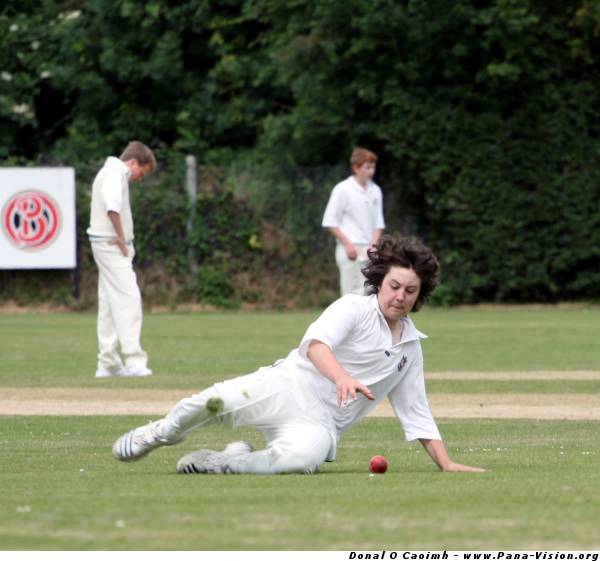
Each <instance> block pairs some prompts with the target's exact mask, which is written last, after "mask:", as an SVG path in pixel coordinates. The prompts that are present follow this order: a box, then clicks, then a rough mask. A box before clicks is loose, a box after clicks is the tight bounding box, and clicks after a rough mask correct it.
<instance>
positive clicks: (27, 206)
mask: <svg viewBox="0 0 600 561" xmlns="http://www.w3.org/2000/svg"><path fill="white" fill-rule="evenodd" d="M59 225H60V211H59V207H58V205H57V204H56V202H55V201H54V200H53V199H52V198H51V197H50V196H49V195H48V194H46V193H43V192H42V191H22V192H21V193H17V194H16V195H13V196H12V197H11V198H10V199H9V200H8V202H7V203H6V205H5V206H4V211H3V212H2V226H3V228H4V231H5V233H6V235H7V236H8V239H9V240H10V241H11V242H13V243H14V244H15V245H17V246H18V247H20V248H21V249H32V250H39V249H43V248H44V247H46V246H48V245H49V244H51V243H52V242H53V241H54V240H55V238H56V236H57V233H58V231H59Z"/></svg>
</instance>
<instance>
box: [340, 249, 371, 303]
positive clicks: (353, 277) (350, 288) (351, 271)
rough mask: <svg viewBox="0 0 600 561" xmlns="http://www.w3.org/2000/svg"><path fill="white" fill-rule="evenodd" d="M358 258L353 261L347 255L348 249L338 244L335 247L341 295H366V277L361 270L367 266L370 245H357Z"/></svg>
mask: <svg viewBox="0 0 600 561" xmlns="http://www.w3.org/2000/svg"><path fill="white" fill-rule="evenodd" d="M355 247H356V249H357V251H358V257H357V258H356V259H355V260H354V261H352V260H351V259H350V258H349V257H348V254H347V253H346V248H345V247H344V246H343V245H342V244H341V243H337V244H336V246H335V263H336V265H337V267H338V269H339V271H340V295H341V296H345V295H346V294H359V295H363V294H364V293H365V280H366V279H365V276H364V275H363V274H362V272H361V269H363V268H364V267H366V266H367V263H368V258H367V249H368V247H369V246H368V245H361V244H355Z"/></svg>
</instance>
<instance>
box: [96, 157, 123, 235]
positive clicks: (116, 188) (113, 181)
mask: <svg viewBox="0 0 600 561" xmlns="http://www.w3.org/2000/svg"><path fill="white" fill-rule="evenodd" d="M130 175H131V172H130V171H129V168H128V167H127V166H126V165H125V164H124V163H123V162H122V161H121V160H120V159H119V158H115V157H113V156H109V157H108V158H107V159H106V162H105V164H104V166H103V167H102V169H101V170H100V171H99V172H98V175H96V178H95V179H94V184H93V186H92V203H91V212H90V226H89V228H88V229H87V233H88V235H89V236H94V237H101V238H106V237H110V238H114V237H115V229H114V227H113V225H112V222H111V221H110V219H109V218H108V211H110V210H112V211H114V212H118V213H119V215H120V217H121V224H122V225H123V233H124V234H125V241H131V240H132V239H133V217H132V215H131V207H130V205H129V177H130Z"/></svg>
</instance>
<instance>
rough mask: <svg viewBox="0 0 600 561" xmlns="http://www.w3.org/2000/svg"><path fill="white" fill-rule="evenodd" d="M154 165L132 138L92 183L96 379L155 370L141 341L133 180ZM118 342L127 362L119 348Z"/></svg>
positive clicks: (90, 230) (149, 154)
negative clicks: (134, 266)
mask: <svg viewBox="0 0 600 561" xmlns="http://www.w3.org/2000/svg"><path fill="white" fill-rule="evenodd" d="M155 167H156V160H155V158H154V154H153V153H152V151H151V150H150V148H148V147H147V146H146V145H145V144H142V143H141V142H138V141H133V142H130V143H129V144H128V145H127V147H126V148H125V151H124V152H123V153H122V154H121V156H120V157H119V158H115V157H113V156H110V157H108V158H107V160H106V162H105V163H104V166H103V167H102V169H101V170H100V171H99V172H98V174H97V175H96V178H95V179H94V183H93V186H92V203H91V212H90V227H89V228H88V229H87V233H88V236H89V238H90V242H91V246H92V253H93V255H94V261H95V262H96V265H97V266H98V325H97V331H98V347H99V352H98V365H97V368H96V378H106V377H109V376H149V375H150V374H152V370H150V369H149V368H148V366H147V362H148V357H147V355H146V353H145V352H144V351H143V350H142V347H141V344H140V335H141V331H142V298H141V294H140V289H139V287H138V284H137V278H136V275H135V272H134V270H133V258H134V256H135V249H134V247H133V218H132V215H131V207H130V205H129V182H130V181H139V180H140V179H142V178H143V177H144V176H146V175H148V174H149V173H150V172H152V171H153V170H154V168H155ZM119 345H120V347H121V354H122V355H123V359H124V361H123V360H122V359H121V356H120V355H119V352H118V347H119ZM123 362H124V364H123Z"/></svg>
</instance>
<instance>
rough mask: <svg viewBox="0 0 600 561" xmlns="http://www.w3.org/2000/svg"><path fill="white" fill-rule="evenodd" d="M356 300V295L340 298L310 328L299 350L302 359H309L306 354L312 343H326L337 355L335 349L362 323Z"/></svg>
mask: <svg viewBox="0 0 600 561" xmlns="http://www.w3.org/2000/svg"><path fill="white" fill-rule="evenodd" d="M356 298H357V296H356V295H354V294H348V295H346V296H343V297H342V298H339V299H338V300H336V301H335V302H334V303H333V304H331V305H330V306H329V307H328V308H327V309H326V310H325V311H324V312H323V313H322V314H321V315H320V316H319V317H318V318H317V319H316V320H315V321H314V322H313V323H311V324H310V325H309V326H308V329H307V330H306V333H305V334H304V337H303V338H302V341H301V343H300V347H299V348H298V352H299V354H300V356H301V357H302V358H308V357H307V356H306V353H307V352H308V347H309V346H310V343H311V342H312V341H321V342H322V343H325V344H326V345H327V346H328V347H329V348H330V349H331V350H332V351H334V353H335V348H336V347H337V346H338V345H339V344H340V343H341V342H342V341H344V339H346V337H347V336H348V334H349V333H350V332H351V331H352V330H353V329H354V327H355V326H356V325H357V324H358V323H359V322H360V318H359V314H360V312H359V310H358V308H359V306H357V305H356V302H355V299H356ZM358 298H361V297H360V296H359V297H358Z"/></svg>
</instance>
